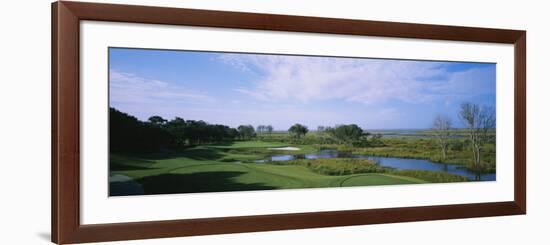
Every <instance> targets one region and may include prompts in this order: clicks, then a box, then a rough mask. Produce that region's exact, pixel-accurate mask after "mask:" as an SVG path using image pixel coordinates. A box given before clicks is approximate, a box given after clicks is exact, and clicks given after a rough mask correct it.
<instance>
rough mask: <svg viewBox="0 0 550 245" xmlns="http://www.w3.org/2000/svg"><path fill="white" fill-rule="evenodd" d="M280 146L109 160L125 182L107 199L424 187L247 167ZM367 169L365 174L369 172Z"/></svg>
mask: <svg viewBox="0 0 550 245" xmlns="http://www.w3.org/2000/svg"><path fill="white" fill-rule="evenodd" d="M282 146H288V145H284V144H280V143H269V142H257V141H244V142H235V143H228V144H219V145H205V146H198V147H193V148H189V149H186V150H184V151H181V152H178V153H173V154H168V153H165V154H154V155H148V156H129V155H123V154H111V158H110V162H111V165H110V166H111V176H117V177H118V176H124V177H125V178H112V181H111V184H110V193H111V195H113V196H117V195H132V194H170V193H193V192H220V191H245V190H272V189H291V188H315V187H342V186H369V185H392V184H417V183H426V181H424V180H420V179H416V178H412V177H403V176H396V175H391V174H387V173H353V174H342V175H327V174H322V173H319V172H318V171H313V170H315V169H316V168H313V167H315V166H312V165H311V163H309V164H305V163H299V164H297V163H296V162H293V163H292V164H288V165H285V164H280V163H279V164H277V165H276V164H268V163H251V162H250V161H252V160H260V159H263V158H264V157H265V156H266V155H268V154H271V153H273V150H269V149H268V148H271V147H282ZM298 147H300V150H299V151H295V152H304V151H309V150H311V149H309V148H308V147H304V146H298ZM283 152H287V151H283ZM338 160H339V159H336V160H335V161H334V163H335V165H334V166H348V165H349V163H348V160H346V161H343V160H342V161H338ZM342 162H344V163H342ZM315 163H316V162H315ZM326 165H327V160H326V159H325V160H323V161H320V162H319V166H320V167H321V168H325V167H326ZM362 165H368V163H362ZM348 168H349V167H348ZM371 168H372V167H371V166H369V168H364V169H366V170H365V171H371V170H370V169H371ZM359 170H361V169H359ZM120 179H122V180H120ZM136 186H139V187H140V188H141V190H139V189H140V188H137V187H136ZM130 187H131V188H130Z"/></svg>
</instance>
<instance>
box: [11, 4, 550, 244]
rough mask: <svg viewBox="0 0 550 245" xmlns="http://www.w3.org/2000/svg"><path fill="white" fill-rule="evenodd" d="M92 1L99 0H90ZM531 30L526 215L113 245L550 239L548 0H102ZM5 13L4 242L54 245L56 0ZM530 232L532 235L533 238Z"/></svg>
mask: <svg viewBox="0 0 550 245" xmlns="http://www.w3.org/2000/svg"><path fill="white" fill-rule="evenodd" d="M90 1H91V0H90ZM96 2H113V3H130V4H145V5H158V6H172V7H187V8H203V9H216V10H231V11H247V12H265V13H280V14H295V15H311V16H326V17H339V18H355V19H370V20H385V21H402V22H416V23H430V24H448V25H466V26H479V27H494V28H511V29H526V30H527V31H528V34H527V40H528V42H527V50H528V51H527V77H528V79H527V80H528V86H527V94H528V96H527V97H528V99H527V104H528V110H527V113H528V115H527V120H528V123H527V128H528V129H527V144H528V146H527V147H528V150H527V164H528V167H527V170H528V171H527V175H528V190H527V193H528V214H527V215H525V216H510V217H496V218H477V219H463V220H450V221H430V222H413V223H401V224H385V225H370V226H354V227H340V228H324V229H309V230H293V231H277V232H261V233H246V234H232V235H215V236H201V237H188V238H171V239H156V240H142V241H131V242H117V243H113V244H182V243H185V244H222V243H223V244H260V243H261V244H296V243H300V244H335V243H347V244H365V243H374V244H377V243H383V244H398V243H412V244H417V243H418V244H465V243H470V244H482V243H488V244H511V243H514V244H519V243H527V244H529V243H533V244H537V243H538V244H544V243H547V242H548V240H550V239H548V237H547V236H545V235H546V234H544V232H547V231H548V225H547V224H548V219H549V218H550V208H549V207H550V195H549V191H548V187H549V186H550V178H549V177H548V176H547V173H549V172H550V163H548V161H547V160H546V159H547V158H546V156H545V155H544V154H545V150H546V149H545V148H546V144H547V142H546V139H548V138H549V137H550V134H549V133H548V131H547V130H546V129H547V127H548V125H550V120H549V119H550V116H549V113H548V109H547V107H548V104H550V98H549V96H548V95H547V93H548V92H550V83H549V77H548V75H547V70H548V69H547V68H546V67H547V66H550V62H548V60H547V57H548V55H550V47H549V46H548V45H549V44H550V30H549V29H548V26H547V24H545V23H547V22H549V21H550V17H549V15H548V13H547V12H548V6H545V1H521V2H518V1H514V2H510V3H507V2H504V1H492V0H491V1H469V0H462V1H459V2H456V3H454V2H447V1H437V0H432V1H423V0H422V1H421V0H416V1H406V0H402V1H397V0H384V1H371V2H368V1H361V0H357V1H347V0H338V1H319V0H317V1H305V0H300V1H298V0H277V1H276V0H264V1H252V0H232V1H227V0H217V1H214V0H212V1H205V0H202V1H200V0H189V1H182V0H179V1H178V0H164V1H153V0H130V1H116V0H108V1H97V0H96ZM2 10H3V11H2V14H0V25H1V28H0V30H1V31H2V32H1V38H0V44H1V45H0V75H1V76H0V86H1V88H0V105H1V106H0V117H1V119H0V149H1V150H0V153H1V156H2V158H0V159H1V160H0V164H1V166H2V167H1V168H0V188H1V189H0V190H1V192H0V193H1V199H2V201H0V230H1V231H2V232H1V235H0V243H1V244H47V243H48V242H49V230H50V1H48V0H31V1H8V2H5V3H3V5H2ZM528 241H531V242H528Z"/></svg>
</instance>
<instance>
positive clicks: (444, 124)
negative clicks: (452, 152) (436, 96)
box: [432, 115, 452, 160]
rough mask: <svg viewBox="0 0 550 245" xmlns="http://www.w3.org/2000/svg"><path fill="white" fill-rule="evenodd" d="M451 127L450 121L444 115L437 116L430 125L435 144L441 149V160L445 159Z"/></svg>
mask: <svg viewBox="0 0 550 245" xmlns="http://www.w3.org/2000/svg"><path fill="white" fill-rule="evenodd" d="M451 126H452V120H451V119H450V118H449V117H447V116H445V115H437V116H436V117H435V119H434V122H433V125H432V129H433V131H434V134H435V137H436V138H437V143H439V147H440V148H441V160H445V159H446V158H447V150H448V148H449V139H450V137H451Z"/></svg>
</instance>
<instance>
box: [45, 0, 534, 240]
mask: <svg viewBox="0 0 550 245" xmlns="http://www.w3.org/2000/svg"><path fill="white" fill-rule="evenodd" d="M81 20H96V21H115V22H133V23H148V24H168V25H187V26H202V27H223V28H242V29H253V30H275V31H291V32H311V33H328V34H344V35H365V36H380V37H397V38H418V39H435V40H453V41H474V42H490V43H507V44H513V45H514V55H515V57H514V62H515V65H514V74H515V77H514V80H515V81H514V83H515V98H514V112H515V121H514V129H515V142H514V147H515V153H514V154H515V156H514V171H515V173H514V177H515V179H514V201H509V202H492V203H479V204H458V205H438V206H422V207H405V208H383V209H365V210H351V211H331V212H314V213H290V214H278V215H257V216H241V217H227V218H205V219H184V220H174V221H153V222H133V223H116V224H99V225H81V224H80V204H79V203H80V198H79V197H80V189H79V185H80V160H79V159H80V134H79V130H80V111H79V110H80V109H79V108H80V95H79V70H80V68H79V48H80V47H79V23H80V21H81ZM525 55H526V32H525V31H519V30H503V29H487V28H472V27H458V26H442V25H426V24H408V23H395V22H381V21H365V20H350V19H333V18H318V17H303V16H287V15H273V14H256V13H237V12H223V11H210V10H192V9H179V8H165V7H145V6H132V5H114V4H97V3H83V2H66V1H62V2H61V1H60V2H55V3H53V4H52V61H51V62H52V78H51V79H52V91H51V92H52V101H51V103H52V159H51V163H52V169H51V170H52V172H51V177H52V178H51V181H52V182H51V187H52V189H51V191H52V199H51V201H52V216H51V218H52V220H51V222H52V224H51V228H52V230H51V232H52V241H53V242H56V243H59V244H62V243H81V242H98V241H115V240H129V239H144V238H160V237H176V236H193V235H207V234H222V233H238V232H254V231H270V230H286V229H305V228H317V227H333V226H348V225H364V224H380V223H392V222H409V221H422V220H437V219H457V218H471V217H486V216H499V215H517V214H525V213H526V190H525V188H526V187H525V184H526V170H525V132H526V130H525V127H526V124H525V120H526V115H525V108H526V105H525V103H526V102H525V97H526V92H525V90H526V89H525V86H526V85H525V84H526V57H525Z"/></svg>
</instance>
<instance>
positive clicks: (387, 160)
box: [256, 149, 496, 181]
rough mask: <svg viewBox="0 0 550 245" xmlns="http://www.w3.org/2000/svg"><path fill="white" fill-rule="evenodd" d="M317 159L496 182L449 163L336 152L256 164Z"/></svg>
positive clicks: (276, 158) (492, 177)
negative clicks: (364, 162) (366, 161)
mask: <svg viewBox="0 0 550 245" xmlns="http://www.w3.org/2000/svg"><path fill="white" fill-rule="evenodd" d="M318 158H364V159H369V160H372V161H375V162H377V163H378V164H380V165H381V166H384V167H390V168H394V169H399V170H401V169H409V170H411V169H412V170H414V169H416V170H429V171H442V172H447V173H451V174H457V175H461V176H464V177H466V178H468V179H469V180H481V181H494V180H496V174H495V173H483V174H480V173H476V172H473V171H469V170H466V169H463V167H462V165H459V164H449V163H446V164H445V163H436V162H432V161H429V160H422V159H408V158H397V157H375V156H369V155H362V154H350V153H346V152H338V151H336V150H328V149H325V150H321V151H320V152H318V153H310V154H296V155H291V154H286V155H282V154H281V155H272V156H270V157H268V158H267V159H264V160H258V161H256V162H259V163H262V162H268V161H289V160H295V159H318Z"/></svg>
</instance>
